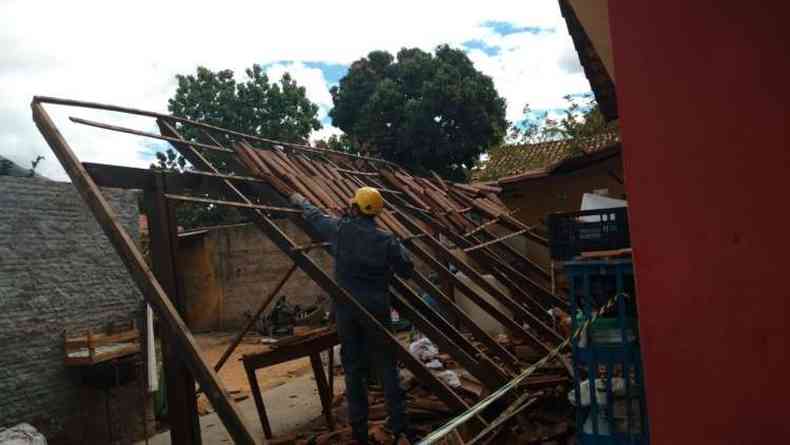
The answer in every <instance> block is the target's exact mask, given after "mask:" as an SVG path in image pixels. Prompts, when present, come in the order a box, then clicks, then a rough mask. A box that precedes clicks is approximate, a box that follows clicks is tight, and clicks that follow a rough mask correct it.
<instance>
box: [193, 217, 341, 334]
mask: <svg viewBox="0 0 790 445" xmlns="http://www.w3.org/2000/svg"><path fill="white" fill-rule="evenodd" d="M277 224H278V225H279V226H280V228H281V229H282V230H283V231H284V232H285V233H286V234H287V235H288V236H289V237H290V238H291V239H292V240H294V242H296V243H297V244H299V245H302V244H309V243H311V242H312V241H311V240H310V239H309V238H308V237H307V236H306V235H305V234H304V233H302V232H301V231H300V230H299V229H298V228H297V227H296V225H294V224H293V223H292V222H290V221H288V220H285V219H282V220H278V221H277ZM189 238H193V239H191V240H190V239H189ZM310 256H311V257H312V258H314V259H315V260H316V261H317V262H318V263H319V264H320V265H321V266H322V267H323V268H324V270H327V271H329V272H330V273H331V271H332V259H331V257H330V256H329V255H328V254H326V253H325V252H323V250H322V249H314V250H313V251H312V252H311V253H310ZM292 264H293V262H292V261H291V259H290V258H289V257H288V256H287V255H285V254H284V253H283V252H282V251H280V249H279V248H278V247H277V246H276V245H275V244H274V243H273V242H272V241H271V240H270V239H269V238H268V237H267V236H265V235H264V234H263V233H261V231H260V230H259V229H258V228H257V227H255V226H254V225H252V224H240V225H235V226H227V227H218V228H213V229H209V230H208V231H207V232H205V233H200V234H195V235H190V236H188V237H183V236H182V237H181V238H180V239H179V265H181V266H182V270H181V273H182V277H183V279H184V282H185V283H184V284H185V286H184V288H185V292H186V300H187V322H188V324H189V325H190V327H191V328H192V329H193V330H195V331H206V330H213V329H222V330H235V329H238V328H239V327H240V326H242V325H243V324H244V322H245V321H246V320H247V316H246V315H245V314H247V313H249V314H252V313H254V312H255V311H256V310H257V308H258V306H259V304H260V302H261V301H262V299H263V297H264V296H266V294H267V293H268V292H270V291H271V290H272V289H273V288H274V286H276V285H277V283H278V282H279V281H280V279H281V278H282V276H283V275H284V274H285V273H286V272H287V271H288V269H289V268H290V267H291V265H292ZM279 295H286V296H287V297H288V302H289V303H291V304H300V305H309V304H312V303H314V302H315V301H316V299H317V296H319V295H326V292H324V291H323V290H322V289H321V288H320V287H319V286H318V285H317V284H315V282H313V280H312V279H310V278H309V277H308V276H307V275H305V274H304V272H302V271H301V270H297V271H295V272H294V273H293V275H291V278H290V279H289V280H288V282H287V284H286V285H285V286H284V287H283V289H282V290H281V291H280V293H279Z"/></svg>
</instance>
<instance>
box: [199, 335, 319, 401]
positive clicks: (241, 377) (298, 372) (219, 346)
mask: <svg viewBox="0 0 790 445" xmlns="http://www.w3.org/2000/svg"><path fill="white" fill-rule="evenodd" d="M234 335H235V334H234V333H229V332H211V333H205V334H196V335H195V339H196V340H197V343H198V345H199V346H200V353H201V355H202V356H203V357H204V358H205V359H206V360H207V361H208V363H210V364H212V365H213V364H214V363H217V361H218V360H219V358H220V357H221V356H222V354H223V353H224V352H225V349H226V348H227V347H228V345H229V344H230V342H231V340H232V339H233V336H234ZM261 349H263V344H261V337H259V336H257V335H248V336H247V337H246V338H245V339H244V341H242V343H241V344H240V345H239V346H238V347H237V348H236V350H235V351H233V354H232V355H231V356H230V357H229V358H228V360H227V362H225V365H224V366H223V367H222V369H221V370H220V372H219V377H220V379H222V382H223V383H224V384H225V387H226V388H227V390H228V391H229V392H230V393H231V395H233V396H234V399H236V400H243V399H246V398H247V397H249V394H250V385H249V382H248V381H247V374H246V373H245V372H244V366H243V365H242V363H241V361H240V359H241V356H242V355H244V354H250V353H254V352H257V351H260V350H261ZM311 372H312V368H311V367H310V359H309V358H307V357H305V358H302V359H299V360H294V361H291V362H286V363H281V364H279V365H275V366H272V367H270V368H266V369H265V370H259V371H258V372H257V377H258V384H259V385H260V387H261V391H266V390H268V389H271V388H275V387H277V386H280V385H282V384H284V383H286V382H287V381H289V380H290V379H293V378H295V377H299V376H302V375H305V374H307V373H311ZM198 410H199V411H200V413H201V415H204V414H207V413H209V412H210V405H209V403H208V401H207V400H206V398H205V396H203V395H201V396H200V398H199V399H198Z"/></svg>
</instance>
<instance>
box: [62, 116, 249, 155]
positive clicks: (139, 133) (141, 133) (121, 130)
mask: <svg viewBox="0 0 790 445" xmlns="http://www.w3.org/2000/svg"><path fill="white" fill-rule="evenodd" d="M69 119H70V120H71V121H72V122H74V123H75V124H82V125H87V126H89V127H95V128H101V129H103V130H110V131H117V132H118V133H126V134H133V135H135V136H143V137H147V138H151V139H159V140H160V141H168V142H178V140H177V139H173V138H170V137H167V136H161V135H158V134H156V133H149V132H147V131H140V130H134V129H131V128H126V127H119V126H117V125H110V124H103V123H101V122H95V121H89V120H87V119H80V118H78V117H73V116H72V117H69ZM192 145H194V146H195V147H200V148H203V149H205V150H211V151H216V152H219V153H226V154H229V153H233V150H231V149H229V148H224V147H219V146H216V145H212V144H204V143H202V142H192Z"/></svg>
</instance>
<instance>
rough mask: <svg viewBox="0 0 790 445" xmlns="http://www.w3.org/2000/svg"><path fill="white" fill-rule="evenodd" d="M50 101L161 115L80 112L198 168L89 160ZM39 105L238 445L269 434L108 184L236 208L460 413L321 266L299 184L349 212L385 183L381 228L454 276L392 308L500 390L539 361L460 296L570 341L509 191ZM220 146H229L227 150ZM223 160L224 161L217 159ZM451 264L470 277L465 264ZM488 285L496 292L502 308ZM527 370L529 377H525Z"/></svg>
mask: <svg viewBox="0 0 790 445" xmlns="http://www.w3.org/2000/svg"><path fill="white" fill-rule="evenodd" d="M45 103H51V104H59V105H67V106H74V107H80V108H92V109H101V110H107V111H116V112H121V113H127V114H134V115H140V116H148V117H151V118H153V119H155V120H156V123H157V125H158V127H159V129H160V133H159V134H155V133H148V132H143V131H138V130H134V129H129V128H123V127H118V126H113V125H108V124H104V123H99V122H92V121H87V120H84V119H80V118H76V117H72V118H71V120H72V122H75V123H78V124H84V125H89V126H92V127H97V128H103V129H107V130H112V131H119V132H123V133H129V134H135V135H139V136H146V137H151V138H155V139H160V140H165V141H168V142H170V143H171V144H172V146H173V147H174V148H175V149H176V150H177V151H178V152H179V153H181V154H182V155H183V156H184V157H185V158H186V159H187V160H188V161H189V162H190V164H191V165H192V168H193V169H192V170H190V171H187V172H184V173H177V172H167V171H154V170H145V169H133V168H125V167H118V166H108V165H97V164H82V163H80V162H79V160H78V159H77V158H76V156H75V155H74V153H73V151H72V150H71V149H70V147H69V145H68V143H67V142H66V140H65V139H64V138H63V136H62V135H61V134H60V132H59V131H58V129H57V128H56V127H55V125H54V123H53V122H52V120H51V119H50V117H49V115H48V114H47V112H46V110H45V109H44V106H43V104H45ZM32 108H33V116H34V120H35V122H36V124H37V125H38V127H39V129H40V131H41V133H42V134H43V135H44V137H45V139H46V140H47V142H48V143H49V145H50V146H51V147H52V150H53V152H54V153H55V154H56V155H57V157H58V159H59V160H60V162H61V164H62V165H63V167H64V168H65V170H66V172H67V173H68V174H69V176H70V177H71V179H72V181H73V183H74V185H75V187H76V188H77V189H78V191H79V192H80V193H81V195H82V196H83V199H84V200H85V201H86V203H88V205H89V207H90V208H91V210H92V211H93V212H94V215H95V217H96V219H97V220H98V221H99V223H100V224H101V225H102V228H103V229H104V231H105V233H106V234H107V236H108V237H109V238H110V240H111V241H112V243H113V245H114V246H115V248H116V250H117V251H118V253H119V254H120V256H121V257H122V259H123V260H124V262H125V264H126V265H127V268H128V269H129V271H130V273H131V275H132V277H133V278H134V279H135V281H136V283H137V285H138V287H140V289H141V291H142V293H143V295H144V297H145V298H146V300H147V301H148V302H149V303H150V304H151V305H152V306H153V307H154V308H155V310H156V312H157V314H158V315H159V317H160V319H161V320H163V321H164V322H165V323H166V324H167V325H168V328H169V332H172V333H173V335H174V336H175V340H176V345H177V346H178V347H179V348H180V349H181V350H182V353H183V355H184V357H185V359H186V360H187V361H188V365H189V368H190V370H191V372H192V374H193V375H194V376H195V378H196V379H197V380H198V382H199V383H200V385H201V387H202V388H204V389H205V390H206V394H207V396H208V397H209V400H210V401H211V403H212V405H213V406H214V407H215V409H216V410H217V412H218V414H219V415H220V418H221V419H222V420H223V422H224V423H225V425H226V427H227V428H228V431H229V432H230V434H231V435H232V436H233V438H234V440H235V441H236V442H237V443H257V440H258V439H257V438H255V437H253V436H252V435H251V434H250V432H249V428H247V426H246V425H245V423H244V421H243V420H242V419H241V417H239V415H238V412H236V410H235V407H234V406H233V404H232V403H230V402H228V399H227V394H226V392H225V389H224V387H223V385H222V382H221V381H219V379H218V378H217V376H216V374H215V373H214V372H213V371H212V370H211V369H210V367H209V366H208V365H207V364H206V363H205V361H204V360H203V359H202V358H201V356H200V354H198V352H197V346H196V344H195V342H194V339H193V338H192V336H191V333H190V332H189V330H188V329H187V328H186V325H185V324H184V322H183V320H182V319H181V317H180V316H179V314H178V312H177V311H176V310H175V308H174V307H173V306H172V304H171V302H170V300H169V298H168V295H167V294H166V293H165V291H164V290H163V288H162V286H160V285H159V283H158V282H157V279H156V277H155V276H154V275H153V273H152V272H151V270H150V269H149V268H148V266H147V265H146V263H145V261H143V257H142V255H140V252H139V250H138V249H137V247H136V246H135V244H134V243H133V242H132V241H131V239H130V238H129V236H128V234H127V233H126V232H125V231H124V230H123V228H122V227H120V226H119V225H118V223H117V220H116V219H115V217H114V215H113V212H112V210H111V209H110V208H109V206H108V205H107V202H106V201H105V200H104V198H103V197H102V196H101V193H99V190H98V186H108V187H121V188H140V189H149V190H150V189H155V190H158V191H159V192H161V193H162V194H163V196H165V197H166V198H167V199H168V200H175V201H181V202H194V203H210V204H214V205H225V206H233V207H237V208H238V209H239V210H240V212H242V214H243V215H245V216H246V217H247V218H249V219H250V220H251V221H252V222H253V223H254V224H255V225H256V226H257V227H258V228H259V229H260V230H261V231H262V232H263V233H264V234H265V235H267V236H268V237H270V238H271V240H272V241H273V242H274V244H275V245H277V246H278V247H279V248H280V249H281V250H282V251H283V253H285V254H286V255H288V256H289V257H290V258H291V259H292V260H293V261H294V263H295V264H296V265H298V267H300V268H301V269H302V270H303V271H304V272H305V273H306V274H307V275H308V276H310V277H311V278H312V279H313V280H314V281H315V282H316V283H317V284H318V285H319V286H321V287H322V288H323V290H324V291H325V292H327V293H328V294H329V295H332V296H333V297H334V298H337V299H339V300H342V301H346V302H348V303H350V304H353V305H356V306H357V307H358V308H359V309H360V311H361V312H362V313H363V314H365V316H366V320H365V322H366V323H368V324H369V325H370V326H372V327H373V328H375V329H377V330H378V331H379V332H380V333H381V335H383V336H385V337H386V338H387V339H389V341H390V342H391V343H392V344H393V345H395V346H396V347H397V348H398V349H397V350H398V357H399V359H400V360H401V361H403V362H404V363H405V364H406V366H407V367H408V368H409V369H410V370H411V371H412V372H413V373H414V374H415V376H416V377H417V378H418V379H420V380H422V381H424V382H426V383H428V384H429V385H430V386H431V387H432V388H433V389H434V390H435V391H436V394H437V396H439V397H440V398H441V399H442V400H443V401H444V402H445V403H446V404H447V405H448V406H449V407H450V408H451V409H453V410H457V411H463V410H466V409H468V407H469V405H468V403H467V402H466V401H465V400H464V399H463V398H462V397H460V396H459V395H458V394H457V393H456V392H455V391H454V390H453V389H452V388H450V387H448V386H447V385H446V384H444V383H443V382H442V381H441V380H439V379H437V378H436V377H435V376H434V375H433V374H432V373H431V372H430V371H429V370H428V369H426V368H425V367H424V366H423V364H422V363H421V362H419V361H418V360H416V359H415V358H414V357H413V356H411V354H409V352H408V351H407V350H406V349H405V348H404V347H403V346H402V345H401V344H400V343H399V342H398V341H397V339H396V338H395V337H393V336H392V335H391V334H390V333H389V332H388V331H387V330H386V329H384V327H383V326H382V325H381V324H380V323H379V322H378V321H376V319H375V318H374V317H372V316H370V314H368V313H367V312H366V311H365V310H364V309H363V308H362V307H361V306H360V305H359V303H358V302H357V301H356V300H355V299H354V297H353V296H352V295H351V294H350V293H348V292H347V291H346V290H345V289H343V288H341V287H340V286H339V285H338V284H337V283H336V282H335V280H334V278H333V276H332V273H331V272H330V271H328V270H324V269H322V268H321V266H320V265H319V264H318V262H316V261H315V260H314V259H313V258H312V257H311V256H310V252H311V251H313V250H315V249H325V248H327V247H328V246H327V245H326V243H324V242H322V240H320V239H319V238H318V236H317V235H316V233H315V232H314V231H313V230H312V229H311V228H310V227H309V226H307V225H306V224H304V222H303V221H302V219H301V216H300V213H301V211H300V210H298V209H294V208H292V207H291V206H290V205H289V204H288V201H287V197H288V196H289V195H290V194H291V193H292V192H294V191H298V192H299V193H301V194H302V195H304V196H305V197H306V198H307V199H308V200H310V201H311V202H312V203H313V204H314V205H316V206H318V207H320V208H322V209H324V210H325V211H326V212H329V213H331V214H335V215H339V214H341V213H342V212H343V210H344V209H345V208H346V207H347V206H348V202H349V200H350V198H351V196H352V194H353V193H354V190H355V189H356V188H357V187H359V186H363V185H369V186H374V187H377V188H379V189H380V190H381V191H382V192H383V195H384V197H385V210H384V211H383V213H382V214H381V216H380V217H379V218H378V219H377V221H378V224H379V226H380V227H381V228H382V229H383V230H388V231H390V232H392V233H394V234H395V235H396V236H397V237H398V238H399V239H400V240H401V241H402V242H403V244H404V246H406V248H407V249H408V250H409V251H410V252H411V254H412V255H413V256H414V258H415V259H416V260H417V261H418V262H420V263H422V264H423V265H424V266H425V267H426V268H428V269H429V270H431V271H432V272H435V273H436V274H438V276H439V277H440V278H441V280H442V284H441V285H436V284H434V283H433V282H432V281H431V280H429V279H428V277H427V276H426V275H424V274H422V273H419V272H418V273H416V275H415V277H414V278H413V279H412V280H411V281H405V280H403V279H400V278H396V279H395V280H394V282H393V284H392V286H391V293H392V296H393V305H394V306H395V308H396V309H397V310H398V311H399V312H400V313H401V314H403V316H405V317H406V318H408V319H409V320H411V321H412V322H413V323H414V324H415V326H416V327H417V328H418V329H420V330H421V331H422V332H424V333H425V334H426V335H427V336H428V337H429V338H431V340H432V341H433V342H434V343H436V344H437V345H438V346H439V347H440V348H442V349H443V350H445V351H446V352H448V353H449V354H450V355H451V356H452V357H453V359H454V360H455V361H457V362H458V363H459V364H460V365H461V366H462V367H464V368H465V369H466V370H467V371H468V372H469V373H470V374H472V375H473V376H475V377H476V378H477V379H479V380H480V381H481V382H482V383H483V384H484V385H485V386H486V387H488V388H489V389H491V390H494V389H497V388H500V387H503V386H504V385H506V384H508V382H509V381H511V379H513V377H514V376H516V375H519V374H520V373H521V372H522V370H523V368H524V366H525V365H526V364H525V363H521V362H519V360H518V359H517V358H516V357H515V356H514V355H513V354H512V353H511V352H509V351H508V350H506V349H505V348H503V347H502V345H501V344H499V343H498V342H497V341H496V340H495V339H494V338H492V337H491V336H490V335H489V334H488V333H486V332H485V331H484V330H483V329H482V328H481V327H480V326H479V325H478V324H477V323H476V322H475V321H474V320H472V318H471V317H470V316H469V314H467V313H465V312H464V311H463V310H462V309H461V308H460V307H459V306H458V305H456V303H455V299H454V296H453V291H458V292H461V293H462V294H464V295H465V296H466V297H467V298H469V299H470V300H472V301H473V302H474V303H475V304H476V305H477V306H478V307H479V308H480V309H481V310H482V311H484V312H485V313H487V314H488V315H490V316H491V317H493V318H494V319H495V320H497V321H498V322H499V323H501V324H502V325H503V326H504V327H505V328H506V329H507V330H508V331H509V333H510V335H511V336H512V337H513V338H515V339H520V340H521V341H524V342H526V343H528V344H530V345H532V346H533V347H534V348H536V349H537V350H540V351H543V352H544V353H546V354H550V353H551V354H556V350H557V346H558V345H560V344H561V343H562V342H563V340H564V339H563V338H562V337H561V336H560V335H559V334H558V333H557V332H555V330H554V329H553V328H552V326H551V323H550V319H549V316H548V314H547V312H548V309H549V308H550V307H553V306H559V307H565V306H566V303H565V300H564V299H563V298H562V297H558V296H555V295H553V294H552V293H551V292H550V291H549V290H548V288H549V276H548V274H547V272H546V271H545V270H543V269H542V268H541V267H540V266H538V265H537V264H535V263H533V262H532V261H530V260H529V259H528V258H527V257H525V256H524V255H523V254H521V253H520V252H518V251H517V250H516V249H514V248H513V247H511V246H510V244H508V243H506V242H504V241H506V240H508V239H511V238H516V237H528V238H530V239H532V240H534V241H537V242H540V243H544V244H545V243H546V240H545V239H543V238H542V237H540V236H539V235H537V234H535V233H533V231H532V229H531V228H530V227H527V226H525V225H524V224H523V223H521V222H519V221H518V220H516V219H515V218H513V217H512V216H511V211H510V210H509V209H507V208H506V207H505V205H504V204H503V203H502V202H501V201H500V200H499V199H498V198H497V196H496V192H498V191H499V189H498V188H497V187H493V186H487V185H477V186H473V185H467V184H458V183H451V182H448V181H444V180H442V179H441V178H439V177H438V176H435V175H434V176H433V177H430V178H425V177H418V176H414V175H412V174H410V173H409V172H407V171H405V170H404V169H402V168H400V167H398V166H397V165H395V164H392V163H390V162H387V161H383V160H380V159H375V158H369V157H363V156H356V155H351V154H347V153H342V152H336V151H331V150H325V149H318V148H315V147H310V146H305V145H299V144H289V143H283V142H278V141H272V140H268V139H263V138H258V137H254V136H250V135H246V134H242V133H239V132H235V131H231V130H227V129H223V128H219V127H215V126H212V125H208V124H204V123H197V122H192V121H189V120H186V119H182V118H178V117H173V116H168V115H163V114H159V113H154V112H149V111H144V110H135V109H131V108H125V107H118V106H111V105H103V104H96V103H89V102H80V101H73V100H66V99H56V98H44V97H36V98H34V101H33V104H32ZM186 127H192V128H195V129H198V130H199V131H200V133H201V134H202V137H200V138H199V139H195V140H187V139H186V138H184V137H183V136H182V132H183V130H184V128H186ZM218 141H224V145H222V144H220V142H218ZM218 158H222V159H223V161H222V162H221V163H220V162H212V159H218ZM218 166H219V167H218ZM275 216H278V217H280V216H282V217H288V218H292V220H293V222H294V223H295V224H296V225H297V226H299V227H300V228H301V229H302V230H304V231H305V232H306V233H307V234H308V235H309V236H310V237H311V238H312V239H313V241H314V242H312V243H310V244H307V245H297V244H295V243H294V242H293V240H291V239H290V238H289V237H288V236H287V235H286V234H285V232H284V231H283V230H282V229H281V228H280V227H279V226H278V220H277V219H276V218H274V217H275ZM451 266H454V267H455V268H456V269H457V270H458V271H460V272H462V273H463V274H464V275H465V276H466V279H462V278H461V277H459V275H458V274H456V273H453V271H452V268H451ZM421 269H422V268H421ZM488 275H491V276H493V277H494V278H496V279H497V280H498V281H499V282H500V283H501V284H502V286H503V287H504V288H506V289H507V290H508V292H503V291H502V290H501V289H500V287H498V286H495V285H494V284H492V283H491V282H490V281H489V280H488V279H486V276H488ZM469 282H471V283H473V284H474V285H470V284H469ZM479 289H482V292H481V291H480V290H479ZM420 290H425V291H427V292H429V293H430V294H431V295H433V296H434V297H435V298H437V299H438V300H440V301H442V302H443V303H444V305H445V306H446V308H447V310H448V312H449V314H450V316H451V317H454V318H456V319H457V320H460V321H461V323H462V325H463V326H464V327H465V328H467V329H468V330H469V332H470V333H471V338H469V337H468V336H467V335H464V334H462V333H461V332H460V331H459V330H458V329H457V327H456V326H455V325H453V324H452V323H450V322H449V321H448V320H446V319H445V318H444V317H443V316H442V315H440V314H439V313H437V312H436V311H435V310H434V309H433V308H432V307H430V306H429V305H427V304H426V303H425V302H423V300H422V299H421V298H420V297H419V294H420ZM485 294H488V295H490V297H493V299H494V300H495V302H496V303H494V302H492V301H490V300H489V298H488V296H487V295H485ZM501 307H504V308H506V309H504V310H503V309H500V308H501ZM552 356H553V355H552ZM563 365H564V366H565V369H566V370H567V371H570V367H569V364H568V363H567V362H564V361H563ZM533 371H534V370H533ZM520 376H521V377H522V378H523V374H521V375H520ZM511 383H512V382H511Z"/></svg>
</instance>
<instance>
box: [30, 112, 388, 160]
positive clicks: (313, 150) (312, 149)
mask: <svg viewBox="0 0 790 445" xmlns="http://www.w3.org/2000/svg"><path fill="white" fill-rule="evenodd" d="M33 100H34V101H36V102H38V103H50V104H55V105H65V106H69V107H80V108H92V109H96V110H105V111H116V112H119V113H127V114H134V115H137V116H148V117H153V118H157V119H167V120H169V121H173V122H180V123H184V124H189V125H193V126H195V127H198V128H205V129H208V130H214V131H218V132H220V133H223V134H226V135H230V136H235V137H238V138H240V139H242V140H253V141H258V142H264V143H267V144H279V145H282V146H284V147H288V148H291V149H293V150H301V151H304V152H307V153H314V154H318V155H326V154H332V155H335V156H342V157H346V158H351V159H356V160H365V161H368V162H376V163H380V164H384V165H392V166H395V164H394V163H392V162H390V161H386V160H384V159H379V158H372V157H368V156H362V155H356V154H352V153H346V152H342V151H337V150H330V149H323V148H316V147H311V146H309V145H303V144H295V143H292V142H283V141H276V140H273V139H267V138H262V137H257V136H252V135H249V134H244V133H241V132H238V131H233V130H228V129H226V128H222V127H217V126H216V125H211V124H207V123H205V122H197V121H193V120H189V119H186V118H183V117H179V116H172V115H168V114H163V113H156V112H154V111H146V110H140V109H136V108H129V107H121V106H118V105H109V104H101V103H98V102H86V101H81V100H73V99H63V98H59V97H50V96H36V97H34V98H33Z"/></svg>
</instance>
